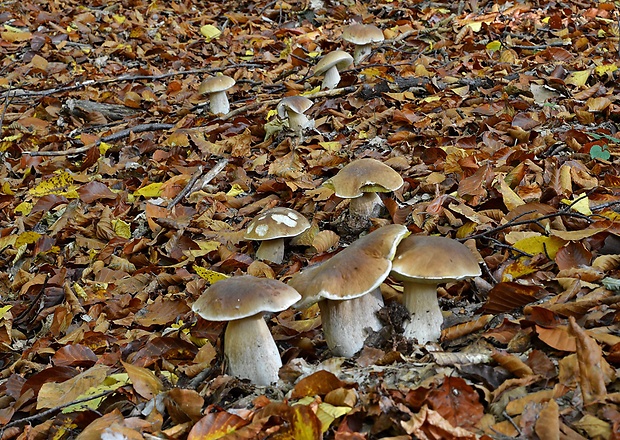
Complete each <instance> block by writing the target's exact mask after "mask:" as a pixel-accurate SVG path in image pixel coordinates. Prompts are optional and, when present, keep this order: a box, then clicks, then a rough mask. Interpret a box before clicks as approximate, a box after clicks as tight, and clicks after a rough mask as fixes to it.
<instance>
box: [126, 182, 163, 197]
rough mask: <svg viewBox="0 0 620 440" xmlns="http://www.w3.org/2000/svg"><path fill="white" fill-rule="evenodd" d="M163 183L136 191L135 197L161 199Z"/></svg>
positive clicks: (153, 184)
mask: <svg viewBox="0 0 620 440" xmlns="http://www.w3.org/2000/svg"><path fill="white" fill-rule="evenodd" d="M162 185H163V183H161V182H157V183H151V184H149V185H146V186H143V187H142V188H140V189H138V190H136V191H134V193H133V195H134V196H136V197H138V196H143V197H147V198H149V197H159V196H161V187H162Z"/></svg>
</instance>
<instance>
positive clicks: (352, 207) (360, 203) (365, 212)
mask: <svg viewBox="0 0 620 440" xmlns="http://www.w3.org/2000/svg"><path fill="white" fill-rule="evenodd" d="M382 205H383V202H382V201H381V197H379V196H378V195H377V193H375V192H367V193H364V195H363V196H361V197H357V198H355V199H351V202H349V213H351V214H353V215H357V216H358V217H362V218H365V219H368V218H371V217H376V216H377V215H378V214H379V210H380V208H381V206H382Z"/></svg>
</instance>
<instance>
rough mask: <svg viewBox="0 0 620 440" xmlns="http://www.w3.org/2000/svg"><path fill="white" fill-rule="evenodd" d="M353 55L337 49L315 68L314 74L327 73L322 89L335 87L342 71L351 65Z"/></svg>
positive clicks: (322, 59)
mask: <svg viewBox="0 0 620 440" xmlns="http://www.w3.org/2000/svg"><path fill="white" fill-rule="evenodd" d="M352 62H353V57H352V56H351V55H349V54H348V53H346V52H345V51H343V50H335V51H333V52H330V53H328V54H327V55H325V56H324V57H323V58H321V61H319V62H318V63H317V65H316V67H315V68H314V75H315V76H317V75H321V74H323V73H324V74H325V77H324V78H323V85H322V86H321V89H333V88H335V87H336V86H337V85H338V83H339V82H340V73H339V72H340V71H341V70H344V69H345V68H347V67H349V66H350V65H351V63H352Z"/></svg>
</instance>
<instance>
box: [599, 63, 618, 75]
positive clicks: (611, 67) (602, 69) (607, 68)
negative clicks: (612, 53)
mask: <svg viewBox="0 0 620 440" xmlns="http://www.w3.org/2000/svg"><path fill="white" fill-rule="evenodd" d="M616 70H618V66H616V65H615V64H603V65H602V66H596V67H595V68H594V73H596V74H597V75H599V76H600V75H604V74H606V73H608V72H615V71H616Z"/></svg>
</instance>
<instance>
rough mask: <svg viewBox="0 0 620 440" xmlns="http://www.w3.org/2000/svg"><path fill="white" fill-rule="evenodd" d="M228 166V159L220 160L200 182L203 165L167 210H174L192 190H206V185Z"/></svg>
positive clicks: (169, 204)
mask: <svg viewBox="0 0 620 440" xmlns="http://www.w3.org/2000/svg"><path fill="white" fill-rule="evenodd" d="M226 165H228V159H222V160H220V161H219V162H218V163H216V164H215V166H214V167H213V168H211V170H209V172H208V173H207V174H205V175H204V177H202V178H201V179H200V181H198V180H199V178H200V175H201V174H202V170H203V168H202V165H201V166H200V167H198V171H196V172H195V173H194V175H193V176H192V178H191V179H190V180H189V182H187V185H185V188H183V190H182V191H181V192H180V193H179V194H177V196H176V197H175V198H174V199H172V201H171V202H170V203H168V206H167V207H166V208H167V209H172V208H173V207H174V205H176V204H177V203H179V202H180V201H181V200H182V199H183V197H185V196H186V195H187V194H189V193H190V192H193V191H192V190H194V187H195V188H196V190H195V191H198V190H199V189H202V188H204V187H205V186H206V185H208V184H209V182H211V181H212V180H213V179H215V176H217V175H218V174H219V173H220V172H221V171H222V170H223V169H224V168H225V167H226Z"/></svg>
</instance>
